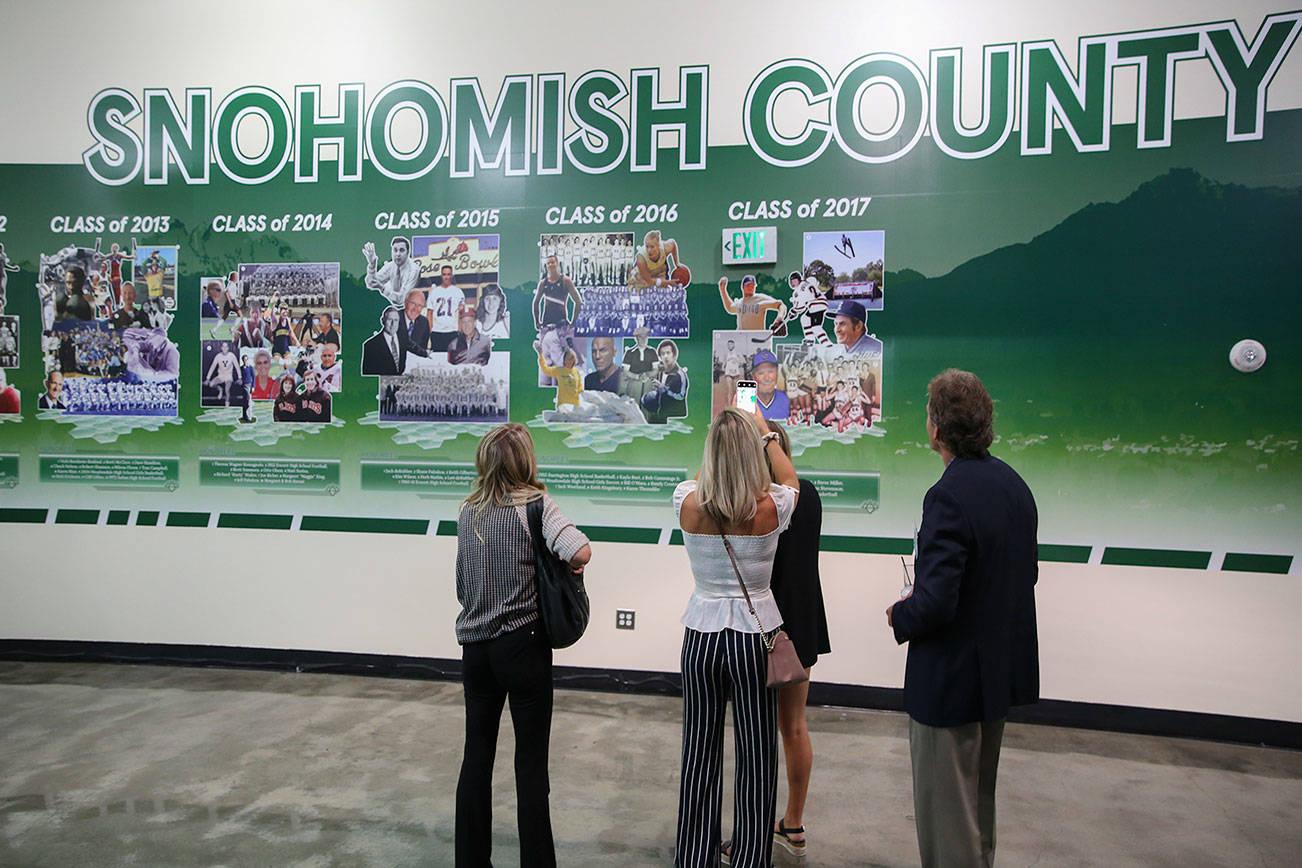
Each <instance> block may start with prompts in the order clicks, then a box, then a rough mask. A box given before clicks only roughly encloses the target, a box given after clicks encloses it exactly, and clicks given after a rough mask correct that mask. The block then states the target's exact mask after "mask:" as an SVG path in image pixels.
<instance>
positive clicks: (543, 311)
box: [531, 229, 692, 425]
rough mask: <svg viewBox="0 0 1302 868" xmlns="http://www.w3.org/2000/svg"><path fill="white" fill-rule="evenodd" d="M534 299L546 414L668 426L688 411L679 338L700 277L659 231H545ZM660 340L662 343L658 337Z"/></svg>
mask: <svg viewBox="0 0 1302 868" xmlns="http://www.w3.org/2000/svg"><path fill="white" fill-rule="evenodd" d="M538 251H539V278H538V285H537V288H536V290H535V291H534V297H533V301H532V304H531V310H532V313H533V324H534V329H535V331H536V333H537V339H536V341H535V342H534V351H535V352H536V353H537V356H538V385H539V387H540V388H544V389H554V390H555V409H554V410H547V411H544V413H543V418H544V419H545V420H546V421H549V422H551V421H558V422H608V423H619V424H653V425H654V424H664V423H666V422H668V421H669V420H670V419H676V418H683V417H685V416H686V415H687V393H688V387H689V380H688V376H687V368H686V367H684V366H682V365H680V364H679V361H678V356H679V346H678V344H679V342H680V341H681V340H682V339H684V338H687V337H688V336H689V333H690V320H689V314H688V309H687V286H688V284H689V283H690V282H691V279H692V275H691V271H690V270H689V269H688V267H687V265H686V264H684V262H683V260H682V255H681V254H680V252H679V249H678V242H677V241H676V240H675V239H673V238H663V237H662V236H661V233H660V231H659V230H657V229H653V230H651V231H649V232H647V233H646V234H645V235H643V237H642V239H641V243H640V244H636V243H635V238H634V235H633V233H632V232H590V233H568V234H548V235H541V236H539V239H538ZM653 341H654V345H653V343H652V342H653Z"/></svg>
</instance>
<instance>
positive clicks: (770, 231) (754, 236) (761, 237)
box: [723, 226, 778, 265]
mask: <svg viewBox="0 0 1302 868" xmlns="http://www.w3.org/2000/svg"><path fill="white" fill-rule="evenodd" d="M777 261H778V227H776V226H747V227H744V228H737V229H725V230H723V264H724V265H751V264H754V263H760V264H769V265H771V264H773V263H775V262H777Z"/></svg>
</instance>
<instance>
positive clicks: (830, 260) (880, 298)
mask: <svg viewBox="0 0 1302 868" xmlns="http://www.w3.org/2000/svg"><path fill="white" fill-rule="evenodd" d="M803 240H804V246H803V263H804V268H803V270H802V271H793V272H791V273H790V274H788V275H786V276H785V278H780V277H778V276H774V275H760V276H756V275H750V274H748V275H745V276H744V277H742V279H741V286H740V292H736V291H734V290H732V289H731V286H730V284H731V281H730V280H729V279H728V278H727V277H721V278H720V279H719V300H720V303H721V304H722V305H723V309H724V311H725V312H727V313H728V314H730V315H733V316H735V317H736V328H735V329H732V330H726V331H716V332H715V333H714V335H713V341H712V344H711V347H712V354H711V355H712V368H713V370H712V384H713V385H712V392H711V415H712V416H713V415H714V414H717V413H718V412H719V411H720V410H722V409H723V408H724V407H727V406H731V405H733V404H734V403H736V402H737V395H738V386H739V384H740V385H741V386H742V387H743V388H744V389H746V390H747V391H749V390H752V389H753V390H754V395H755V401H756V404H757V405H758V407H759V409H760V410H761V412H763V414H764V417H765V418H767V419H774V420H778V421H782V422H784V423H785V424H787V425H791V426H795V425H800V426H805V427H814V426H818V427H822V428H825V429H830V430H832V431H835V432H836V433H838V434H843V433H846V432H847V431H866V430H868V429H869V428H871V427H872V425H873V424H874V423H877V422H880V421H881V412H882V386H881V384H882V342H881V340H879V339H878V338H877V336H876V334H875V333H872V332H870V331H869V323H868V314H869V312H875V311H881V310H883V308H884V303H885V298H884V286H883V280H882V278H883V275H884V273H885V272H884V264H885V244H886V233H885V232H884V231H881V230H862V231H849V232H806V233H804V239H803ZM829 326H830V327H831V334H830V335H829V333H828V328H829Z"/></svg>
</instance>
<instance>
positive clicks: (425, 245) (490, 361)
mask: <svg viewBox="0 0 1302 868" xmlns="http://www.w3.org/2000/svg"><path fill="white" fill-rule="evenodd" d="M362 255H363V257H364V259H365V260H366V277H365V282H366V287H367V288H368V289H371V290H373V291H375V292H377V293H379V294H380V295H381V296H383V297H384V298H385V299H386V300H387V301H388V302H389V306H388V307H386V308H385V309H384V310H383V311H381V312H380V317H379V322H378V323H377V324H376V325H377V328H376V331H375V333H374V334H372V335H371V336H370V337H369V338H367V339H366V340H365V342H363V344H362V359H361V372H362V375H363V376H367V377H376V378H378V384H377V394H376V398H377V401H378V404H379V413H380V419H381V420H384V421H402V422H505V421H506V420H507V417H508V415H509V413H510V406H511V401H510V379H511V376H510V375H511V356H510V352H509V351H508V350H507V348H506V347H507V342H508V341H509V340H510V337H511V317H510V311H509V310H508V309H507V304H506V294H505V293H504V292H503V291H502V286H501V283H500V277H499V268H500V266H501V256H500V247H499V238H498V236H496V235H461V236H456V235H417V236H413V237H411V238H407V237H405V236H395V237H394V238H392V239H390V241H389V258H388V259H387V260H385V261H384V263H383V264H381V263H380V255H379V253H378V252H377V251H376V247H375V243H374V242H369V241H368V242H367V243H366V244H364V245H363V246H362Z"/></svg>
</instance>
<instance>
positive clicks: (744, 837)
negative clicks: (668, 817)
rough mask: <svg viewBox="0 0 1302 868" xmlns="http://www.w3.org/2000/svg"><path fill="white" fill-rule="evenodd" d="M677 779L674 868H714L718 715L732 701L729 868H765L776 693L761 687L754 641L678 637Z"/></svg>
mask: <svg viewBox="0 0 1302 868" xmlns="http://www.w3.org/2000/svg"><path fill="white" fill-rule="evenodd" d="M682 669H683V771H682V780H681V782H680V784H679V790H678V846H677V850H676V852H675V855H674V864H675V865H676V866H682V868H698V866H701V868H705V866H710V868H713V866H714V865H717V864H718V859H719V842H720V840H721V839H722V837H723V835H722V830H721V829H720V813H721V811H722V802H723V780H722V778H723V713H724V706H725V705H726V704H727V702H728V698H729V697H730V696H731V697H732V714H733V729H734V731H735V737H736V762H737V776H736V785H735V793H734V797H733V802H734V806H733V829H732V864H733V865H739V866H748V868H749V866H767V865H768V864H769V863H770V861H771V859H772V855H773V818H774V810H775V807H776V802H777V792H778V741H777V734H778V692H777V691H776V690H771V689H769V688H768V687H766V686H765V681H766V680H767V673H768V658H767V655H766V652H765V650H764V640H763V638H762V637H761V636H760V635H759V634H758V633H738V632H737V631H736V630H721V631H719V632H717V633H699V632H697V631H696V630H692V629H690V628H689V629H687V630H686V632H685V633H684V635H683V654H682Z"/></svg>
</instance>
